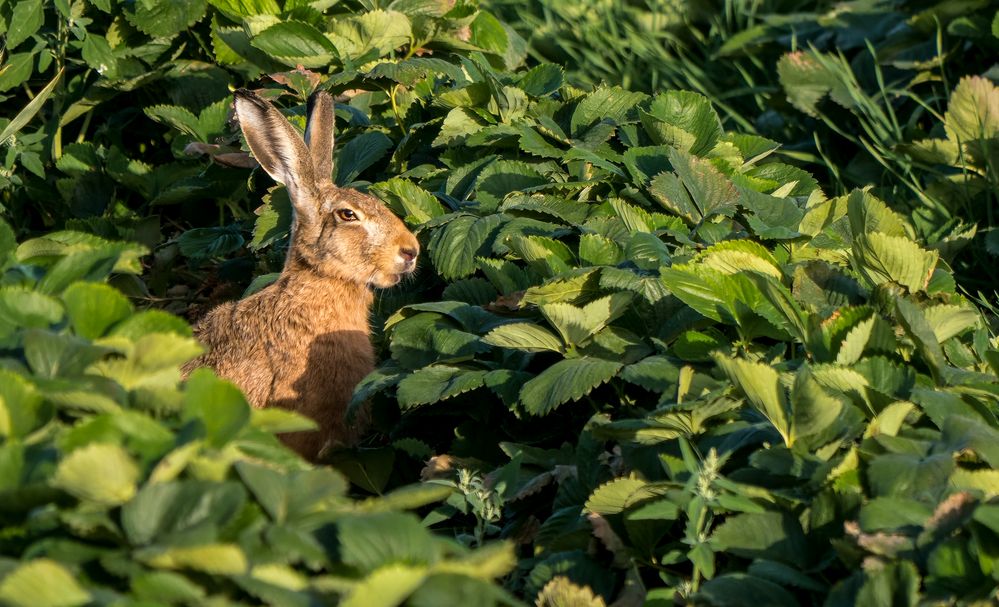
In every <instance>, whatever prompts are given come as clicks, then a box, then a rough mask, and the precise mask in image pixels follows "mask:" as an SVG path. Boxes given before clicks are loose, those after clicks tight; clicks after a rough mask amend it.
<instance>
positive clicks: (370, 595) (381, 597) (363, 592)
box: [340, 563, 427, 607]
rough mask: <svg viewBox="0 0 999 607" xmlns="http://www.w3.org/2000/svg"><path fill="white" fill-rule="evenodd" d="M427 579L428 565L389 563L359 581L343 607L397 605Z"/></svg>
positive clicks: (390, 606)
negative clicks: (415, 565)
mask: <svg viewBox="0 0 999 607" xmlns="http://www.w3.org/2000/svg"><path fill="white" fill-rule="evenodd" d="M425 579H427V568H426V567H413V566H410V565H404V564H401V563H394V564H388V565H385V566H383V567H379V568H378V569H376V570H374V571H372V572H371V573H370V574H368V575H367V576H366V577H365V578H364V579H362V580H360V581H359V582H357V584H355V585H354V587H353V589H351V591H350V593H349V594H348V595H347V597H346V598H345V599H344V600H343V602H342V603H340V604H341V605H343V607H395V606H396V605H402V604H403V602H404V601H405V600H406V598H407V597H409V595H410V594H412V592H413V591H414V590H416V589H417V588H419V587H420V584H422V583H423V581H424V580H425Z"/></svg>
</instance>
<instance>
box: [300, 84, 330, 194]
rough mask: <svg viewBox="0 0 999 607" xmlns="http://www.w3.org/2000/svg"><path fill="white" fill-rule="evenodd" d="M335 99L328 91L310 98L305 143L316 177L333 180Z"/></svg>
mask: <svg viewBox="0 0 999 607" xmlns="http://www.w3.org/2000/svg"><path fill="white" fill-rule="evenodd" d="M335 120H336V119H335V118H334V114H333V97H332V96H330V94H329V93H327V92H326V91H316V92H315V93H313V94H312V96H310V97H309V106H308V121H307V122H306V123H305V143H306V145H308V146H309V153H310V154H311V155H312V165H313V166H314V167H315V169H316V177H317V178H318V179H319V180H320V181H322V180H324V179H328V180H330V181H332V179H333V125H334V122H335Z"/></svg>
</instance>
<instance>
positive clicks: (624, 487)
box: [584, 476, 655, 516]
mask: <svg viewBox="0 0 999 607" xmlns="http://www.w3.org/2000/svg"><path fill="white" fill-rule="evenodd" d="M648 484H649V483H648V482H646V481H643V480H641V479H638V478H634V477H630V476H624V477H621V478H616V479H614V480H612V481H608V482H606V483H604V484H602V485H600V486H599V487H597V488H596V490H594V491H593V493H591V494H590V497H588V498H587V499H586V504H585V506H584V507H585V508H586V510H587V511H589V512H595V513H597V514H600V515H604V516H607V515H611V514H620V513H621V512H624V511H625V510H626V509H627V508H628V507H630V506H632V505H633V504H635V503H637V502H639V501H641V500H643V499H648V498H649V497H653V496H654V495H655V494H654V493H650V492H649V490H648V489H647V487H648Z"/></svg>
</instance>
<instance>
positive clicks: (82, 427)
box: [0, 223, 515, 607]
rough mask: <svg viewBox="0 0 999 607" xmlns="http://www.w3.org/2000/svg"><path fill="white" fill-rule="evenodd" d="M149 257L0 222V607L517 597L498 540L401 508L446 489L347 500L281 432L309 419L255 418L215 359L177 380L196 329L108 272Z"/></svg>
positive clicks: (128, 269)
mask: <svg viewBox="0 0 999 607" xmlns="http://www.w3.org/2000/svg"><path fill="white" fill-rule="evenodd" d="M143 254H145V251H144V250H143V249H142V247H141V246H138V245H134V244H128V243H120V242H111V241H107V240H103V239H101V238H98V237H95V236H91V235H87V234H83V233H79V232H69V231H60V232H52V233H50V234H47V235H46V236H45V237H42V238H38V239H32V240H28V241H25V242H23V243H21V244H20V245H18V246H17V247H16V248H15V242H14V238H13V232H12V230H11V228H10V227H9V226H8V225H7V224H5V223H0V269H2V270H3V275H2V280H0V309H2V310H3V311H4V313H3V316H2V318H3V321H2V324H0V340H2V342H0V343H2V346H0V348H2V350H0V353H2V357H0V379H2V382H0V470H2V471H3V474H2V475H0V479H2V483H0V496H2V500H0V501H2V503H3V506H2V508H0V524H2V527H3V534H2V536H0V554H2V555H3V556H2V557H0V602H2V603H3V604H4V605H11V606H15V607H20V606H24V607H28V606H32V607H38V606H43V605H53V606H54V605H86V604H109V603H115V604H120V603H129V604H142V603H157V604H189V605H193V604H209V603H210V604H232V605H235V604H248V602H253V603H259V602H263V603H267V604H276V605H308V604H314V603H315V602H316V601H324V602H328V601H332V600H335V599H337V598H339V600H340V601H341V603H342V604H345V605H374V604H378V603H377V601H382V604H387V603H386V602H385V601H387V600H388V599H387V595H386V593H385V592H386V591H385V588H391V594H392V596H393V597H395V600H403V599H407V600H408V601H409V602H410V603H411V604H441V601H444V602H445V603H450V604H454V603H455V602H456V601H458V600H459V599H458V598H457V597H458V596H460V595H462V594H463V593H464V594H465V595H467V594H469V593H471V594H474V595H475V596H477V597H478V598H479V600H484V601H486V604H513V603H514V602H515V601H514V600H513V599H512V598H511V597H510V596H508V595H507V594H505V593H504V592H502V591H501V590H500V589H499V588H496V587H495V586H493V585H491V584H490V583H489V582H490V581H491V580H492V579H493V578H495V577H496V576H499V575H503V574H504V573H505V572H507V571H508V570H510V568H511V567H512V566H513V555H512V552H511V550H510V547H509V546H508V545H504V544H503V543H493V544H490V545H489V546H487V547H485V548H483V549H481V550H478V551H475V552H472V551H469V550H466V549H464V548H462V547H461V546H459V545H456V544H455V543H453V542H451V541H448V540H446V539H445V538H439V537H434V536H433V535H432V534H431V533H430V532H429V531H428V530H427V529H425V528H424V527H423V526H421V525H420V523H419V519H418V518H417V517H415V516H413V515H412V514H408V513H404V512H402V510H403V509H406V508H410V509H411V508H416V507H419V506H422V505H424V504H427V503H433V502H436V501H438V500H440V499H443V498H445V497H447V496H448V495H449V494H450V493H451V490H449V489H448V488H446V487H441V486H423V487H419V486H409V487H402V488H399V489H397V490H396V491H393V492H391V493H388V494H386V495H384V496H382V497H374V498H370V499H363V500H356V499H352V498H350V497H349V496H348V494H347V488H348V483H347V481H346V479H345V478H344V477H343V476H342V475H341V474H339V473H337V472H336V471H334V470H332V469H330V468H325V467H324V468H312V467H310V466H308V465H307V464H305V463H304V462H302V461H301V460H300V459H299V458H298V457H297V456H296V455H295V454H294V453H293V452H291V451H288V450H287V449H286V448H285V447H284V446H283V445H282V444H281V443H280V441H278V440H277V438H276V437H275V436H274V435H273V433H274V432H280V431H288V430H294V429H296V428H299V429H300V428H303V427H306V428H307V427H309V426H310V425H311V422H310V421H309V420H307V419H304V418H301V417H298V416H296V415H295V414H293V413H290V412H286V411H282V410H276V409H268V410H254V411H251V409H250V407H249V405H247V403H246V400H245V399H244V398H243V396H242V394H240V392H239V391H238V390H237V389H236V388H235V387H234V386H232V385H231V384H229V383H227V382H225V381H222V380H220V379H218V378H217V377H215V376H214V375H213V374H212V373H211V372H210V371H208V370H200V371H198V372H196V373H195V374H194V375H192V376H191V377H190V379H189V380H188V381H187V382H186V385H184V386H181V385H180V381H179V380H180V370H179V366H180V364H182V363H183V362H185V361H187V360H189V359H190V358H192V357H194V356H195V355H197V354H198V353H199V352H200V349H201V348H200V346H199V345H198V343H197V342H196V341H195V340H194V339H193V338H192V337H191V331H190V328H189V327H188V326H187V324H186V323H185V322H184V321H182V320H181V319H179V318H177V317H175V316H172V315H170V314H167V313H165V312H162V311H158V310H142V311H137V310H135V309H134V307H133V306H132V304H131V303H130V302H129V301H128V299H127V298H126V297H125V296H124V295H122V294H121V293H120V292H119V291H117V290H116V289H114V288H113V287H111V286H109V285H107V284H105V283H104V282H103V279H104V278H105V277H106V276H107V275H108V274H109V273H110V272H116V273H126V274H131V273H135V272H138V271H139V269H140V266H139V264H138V258H139V256H141V255H143Z"/></svg>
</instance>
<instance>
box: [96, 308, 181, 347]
mask: <svg viewBox="0 0 999 607" xmlns="http://www.w3.org/2000/svg"><path fill="white" fill-rule="evenodd" d="M152 333H175V334H177V335H180V336H182V337H191V336H192V335H193V334H194V333H193V332H192V331H191V327H190V326H188V324H187V323H186V322H184V321H183V320H182V319H180V318H177V317H176V316H174V315H173V314H170V313H168V312H164V311H163V310H143V311H141V312H137V313H135V314H132V315H131V316H129V317H128V318H126V319H125V320H123V321H121V322H120V323H118V324H117V325H115V326H114V328H113V329H111V332H110V334H111V335H113V336H116V337H124V338H126V339H130V340H132V341H137V340H139V339H140V338H141V337H143V336H144V335H150V334H152Z"/></svg>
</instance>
